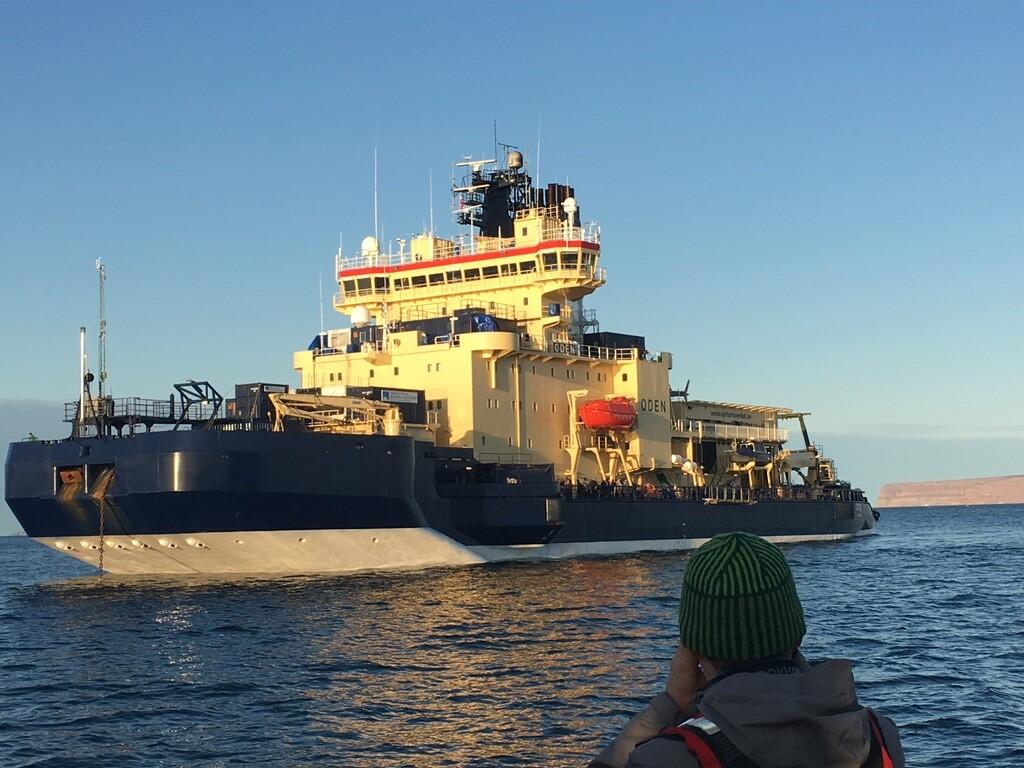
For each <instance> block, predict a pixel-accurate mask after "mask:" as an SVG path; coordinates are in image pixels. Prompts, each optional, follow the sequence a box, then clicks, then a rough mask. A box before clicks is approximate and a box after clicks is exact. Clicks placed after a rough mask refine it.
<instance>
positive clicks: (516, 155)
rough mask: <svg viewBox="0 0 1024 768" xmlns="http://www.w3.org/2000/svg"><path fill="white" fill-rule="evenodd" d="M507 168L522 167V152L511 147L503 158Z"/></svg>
mask: <svg viewBox="0 0 1024 768" xmlns="http://www.w3.org/2000/svg"><path fill="white" fill-rule="evenodd" d="M505 161H506V163H507V164H508V167H509V168H522V167H523V153H522V152H520V151H519V150H518V149H513V150H512V151H511V152H509V153H508V155H507V156H506V158H505Z"/></svg>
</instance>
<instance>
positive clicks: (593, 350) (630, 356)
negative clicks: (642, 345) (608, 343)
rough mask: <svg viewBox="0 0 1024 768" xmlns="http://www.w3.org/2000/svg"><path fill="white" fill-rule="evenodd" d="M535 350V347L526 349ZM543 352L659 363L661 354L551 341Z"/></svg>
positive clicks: (567, 341) (566, 341)
mask: <svg viewBox="0 0 1024 768" xmlns="http://www.w3.org/2000/svg"><path fill="white" fill-rule="evenodd" d="M528 348H535V347H528ZM545 351H547V352H551V353H552V354H555V355H566V356H568V357H580V358H585V359H587V360H611V361H626V360H647V361H651V362H661V360H662V353H661V352H653V351H651V350H647V349H636V348H635V347H629V348H625V347H598V346H594V345H592V344H581V343H580V342H578V341H569V340H562V339H553V340H551V341H549V342H548V343H547V346H546V347H545Z"/></svg>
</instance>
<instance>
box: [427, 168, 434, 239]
mask: <svg viewBox="0 0 1024 768" xmlns="http://www.w3.org/2000/svg"><path fill="white" fill-rule="evenodd" d="M428 183H429V185H430V236H431V237H433V236H434V169H433V168H431V169H430V171H429V172H428Z"/></svg>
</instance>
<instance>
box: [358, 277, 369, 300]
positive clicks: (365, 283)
mask: <svg viewBox="0 0 1024 768" xmlns="http://www.w3.org/2000/svg"><path fill="white" fill-rule="evenodd" d="M356 287H357V288H358V289H359V295H360V296H367V295H369V293H370V278H368V277H360V278H359V279H358V280H356Z"/></svg>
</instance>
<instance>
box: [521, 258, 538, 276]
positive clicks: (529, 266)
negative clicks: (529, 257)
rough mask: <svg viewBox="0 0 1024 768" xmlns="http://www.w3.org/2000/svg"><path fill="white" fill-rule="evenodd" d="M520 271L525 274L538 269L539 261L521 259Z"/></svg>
mask: <svg viewBox="0 0 1024 768" xmlns="http://www.w3.org/2000/svg"><path fill="white" fill-rule="evenodd" d="M519 271H520V272H521V273H522V274H524V275H525V274H526V273H527V272H536V271H537V262H535V261H520V262H519Z"/></svg>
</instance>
